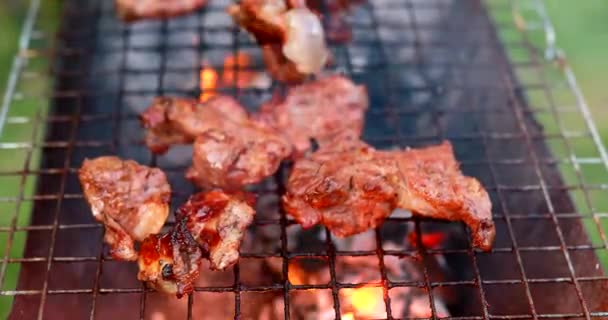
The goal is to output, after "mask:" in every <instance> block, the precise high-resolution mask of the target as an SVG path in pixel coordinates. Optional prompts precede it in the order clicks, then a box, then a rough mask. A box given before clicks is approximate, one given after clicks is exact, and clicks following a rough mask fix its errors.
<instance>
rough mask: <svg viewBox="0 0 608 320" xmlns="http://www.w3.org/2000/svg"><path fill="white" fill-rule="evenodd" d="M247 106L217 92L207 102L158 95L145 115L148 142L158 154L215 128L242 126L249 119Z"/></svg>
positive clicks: (142, 117) (142, 118)
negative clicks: (218, 94)
mask: <svg viewBox="0 0 608 320" xmlns="http://www.w3.org/2000/svg"><path fill="white" fill-rule="evenodd" d="M247 119H248V115H247V112H246V111H245V109H244V108H243V107H242V106H241V105H240V104H239V103H238V102H237V101H236V100H234V99H233V98H231V97H228V96H216V97H213V98H211V99H209V100H208V101H206V102H199V101H198V100H195V99H189V98H177V97H158V98H156V99H154V101H153V102H152V104H151V105H150V106H149V107H148V109H146V110H145V111H144V112H143V113H142V114H141V115H140V120H141V123H142V126H143V127H144V128H146V129H147V132H146V137H145V143H146V146H148V148H149V149H150V151H152V152H153V153H156V154H163V153H165V152H167V150H168V149H169V147H170V146H171V145H173V144H184V143H192V142H193V141H194V139H195V138H196V137H197V136H198V135H200V134H202V133H204V132H205V131H207V130H209V129H212V128H226V127H230V128H233V127H238V126H239V125H240V123H241V122H244V121H247Z"/></svg>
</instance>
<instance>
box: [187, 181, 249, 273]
mask: <svg viewBox="0 0 608 320" xmlns="http://www.w3.org/2000/svg"><path fill="white" fill-rule="evenodd" d="M254 202H255V198H254V197H253V195H251V194H248V193H227V192H224V191H221V190H213V191H209V192H200V193H197V194H195V195H193V196H191V197H190V199H188V201H187V202H186V203H185V204H184V205H183V206H181V207H180V208H179V209H178V210H177V213H176V217H177V219H178V220H180V221H185V222H184V223H185V226H186V228H187V230H188V231H189V232H190V234H191V235H192V236H193V238H194V239H196V241H197V242H198V244H199V245H200V246H201V249H202V250H203V252H204V253H206V254H208V257H209V261H210V262H211V268H212V269H214V270H224V269H226V268H228V267H230V266H232V265H234V264H235V263H236V262H237V261H238V258H239V248H240V246H241V241H242V240H243V237H244V235H245V231H246V230H247V227H248V226H249V225H250V224H251V223H252V222H253V217H254V215H255V210H254V209H253V208H252V206H253V203H254Z"/></svg>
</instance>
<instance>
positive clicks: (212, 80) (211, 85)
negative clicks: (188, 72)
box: [199, 66, 217, 102]
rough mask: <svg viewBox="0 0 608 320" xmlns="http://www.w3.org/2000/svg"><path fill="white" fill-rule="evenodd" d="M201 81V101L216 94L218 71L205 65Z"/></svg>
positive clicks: (201, 73)
mask: <svg viewBox="0 0 608 320" xmlns="http://www.w3.org/2000/svg"><path fill="white" fill-rule="evenodd" d="M199 83H200V89H201V95H200V97H199V100H200V101H201V102H204V101H207V100H209V99H210V98H211V97H213V96H214V95H215V94H216V89H217V72H216V71H215V70H214V69H213V68H211V67H207V66H203V68H202V69H201V72H200V81H199Z"/></svg>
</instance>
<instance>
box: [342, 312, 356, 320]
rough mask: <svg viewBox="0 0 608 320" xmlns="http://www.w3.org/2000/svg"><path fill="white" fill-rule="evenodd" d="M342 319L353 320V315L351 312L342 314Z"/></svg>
mask: <svg viewBox="0 0 608 320" xmlns="http://www.w3.org/2000/svg"><path fill="white" fill-rule="evenodd" d="M342 320H355V315H354V314H353V313H352V312H349V313H347V314H344V315H342Z"/></svg>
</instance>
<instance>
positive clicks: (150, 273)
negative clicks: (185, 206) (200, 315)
mask: <svg viewBox="0 0 608 320" xmlns="http://www.w3.org/2000/svg"><path fill="white" fill-rule="evenodd" d="M185 222H186V221H185V220H184V221H178V222H177V224H176V225H175V227H174V228H173V229H172V230H171V231H169V232H168V233H165V234H162V235H156V234H153V235H150V236H148V237H147V238H146V239H145V240H144V241H143V243H142V244H141V248H140V251H139V259H138V261H137V263H138V266H139V273H138V274H137V279H139V280H140V281H145V282H147V283H148V285H150V286H151V287H153V288H154V289H156V290H158V291H160V292H164V293H168V294H175V295H176V296H177V297H178V298H181V297H182V296H183V295H185V294H189V293H191V292H192V291H193V290H194V281H195V280H196V278H198V275H199V271H200V264H201V261H202V256H203V255H202V252H201V249H200V248H199V246H198V243H197V242H196V241H195V240H194V239H193V238H192V235H190V232H188V230H187V228H186V224H185Z"/></svg>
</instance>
